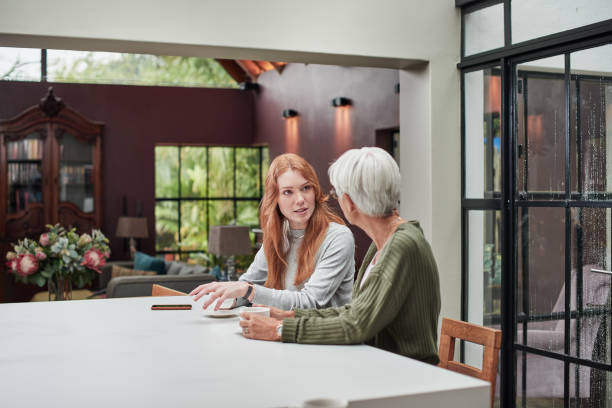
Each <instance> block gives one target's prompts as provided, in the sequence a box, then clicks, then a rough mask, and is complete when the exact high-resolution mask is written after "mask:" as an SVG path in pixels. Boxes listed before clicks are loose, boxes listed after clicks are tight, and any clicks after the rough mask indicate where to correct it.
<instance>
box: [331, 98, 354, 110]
mask: <svg viewBox="0 0 612 408" xmlns="http://www.w3.org/2000/svg"><path fill="white" fill-rule="evenodd" d="M352 103H353V102H352V101H351V100H350V99H349V98H345V97H344V96H339V97H337V98H334V99H332V106H333V107H334V108H337V107H339V106H349V105H351V104H352Z"/></svg>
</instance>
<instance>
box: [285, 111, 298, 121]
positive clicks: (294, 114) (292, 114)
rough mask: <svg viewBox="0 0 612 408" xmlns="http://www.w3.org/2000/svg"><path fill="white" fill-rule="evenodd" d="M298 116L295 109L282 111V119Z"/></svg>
mask: <svg viewBox="0 0 612 408" xmlns="http://www.w3.org/2000/svg"><path fill="white" fill-rule="evenodd" d="M297 115H298V113H297V111H296V110H295V109H285V110H284V111H283V118H284V119H289V118H295V117H296V116H297Z"/></svg>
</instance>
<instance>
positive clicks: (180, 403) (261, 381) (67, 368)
mask: <svg viewBox="0 0 612 408" xmlns="http://www.w3.org/2000/svg"><path fill="white" fill-rule="evenodd" d="M153 303H193V302H192V301H191V299H190V298H188V297H168V298H165V297H163V298H161V297H160V298H125V299H103V300H82V301H67V302H38V303H14V304H1V305H0V401H1V405H2V406H4V407H36V408H40V407H43V406H66V407H105V408H111V407H113V408H114V407H124V406H125V407H128V406H129V407H147V408H153V407H173V406H177V407H181V408H183V407H199V408H200V407H249V408H250V407H286V406H293V405H299V403H300V402H301V401H303V400H305V399H309V398H315V397H332V398H344V399H347V400H349V401H351V403H350V407H352V408H355V407H444V406H447V407H454V408H462V407H465V408H474V407H483V408H485V407H487V406H488V402H489V399H488V398H489V385H488V383H485V382H483V381H479V380H476V379H473V378H470V377H466V376H463V375H459V374H456V373H453V372H450V371H447V370H443V369H440V368H438V367H434V366H431V365H428V364H424V363H421V362H419V361H415V360H412V359H409V358H405V357H402V356H399V355H395V354H392V353H388V352H384V351H381V350H379V349H376V348H373V347H369V346H365V345H355V346H323V345H299V344H282V343H278V342H266V341H256V340H248V339H246V338H244V337H242V335H241V331H240V327H239V325H238V320H239V319H238V318H237V317H232V318H225V319H216V318H210V317H204V316H203V313H202V310H201V307H200V305H198V304H196V305H195V307H194V308H193V309H192V310H191V311H151V309H150V306H151V304H153Z"/></svg>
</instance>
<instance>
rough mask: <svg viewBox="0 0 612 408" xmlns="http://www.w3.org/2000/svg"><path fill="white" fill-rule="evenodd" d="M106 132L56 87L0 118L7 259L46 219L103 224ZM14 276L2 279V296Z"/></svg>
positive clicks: (0, 240)
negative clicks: (35, 101) (58, 94)
mask: <svg viewBox="0 0 612 408" xmlns="http://www.w3.org/2000/svg"><path fill="white" fill-rule="evenodd" d="M102 132H103V124H101V123H98V122H93V121H90V120H88V119H86V118H85V117H83V116H82V115H81V114H79V113H78V112H77V111H75V110H73V109H72V108H70V107H69V106H66V105H65V104H64V102H62V101H61V99H59V98H56V97H55V95H54V94H53V90H52V89H50V90H49V93H48V94H47V95H46V96H45V97H44V98H43V99H41V101H40V103H38V104H36V105H34V106H32V107H30V108H27V109H25V110H24V111H23V112H21V113H20V114H19V115H17V116H16V117H14V118H11V119H6V120H0V257H1V258H2V259H4V258H5V256H6V252H7V251H8V250H9V248H10V244H11V243H13V242H15V241H17V240H18V239H23V238H26V237H27V238H33V239H38V236H39V234H41V233H42V232H44V230H45V225H46V224H56V223H60V224H62V225H64V226H65V227H75V228H76V229H77V231H79V232H90V231H91V229H93V228H100V226H101V224H102V209H101V203H102V201H101V200H102V177H101V169H102V148H101V143H102ZM3 267H4V262H1V263H0V268H3ZM2 272H3V271H2ZM5 275H6V274H5ZM10 282H11V281H7V280H6V279H0V302H3V301H7V300H6V299H3V298H2V296H3V294H7V293H8V292H9V290H7V289H8V288H6V287H4V288H3V287H2V286H6V285H11V283H10ZM5 296H6V295H5ZM9 300H10V299H9Z"/></svg>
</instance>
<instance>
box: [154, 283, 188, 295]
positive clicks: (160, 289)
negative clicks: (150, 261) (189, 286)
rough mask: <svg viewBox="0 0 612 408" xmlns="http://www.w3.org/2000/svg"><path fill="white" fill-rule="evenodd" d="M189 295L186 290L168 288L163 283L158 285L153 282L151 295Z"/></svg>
mask: <svg viewBox="0 0 612 408" xmlns="http://www.w3.org/2000/svg"><path fill="white" fill-rule="evenodd" d="M185 295H187V294H186V293H185V292H181V291H180V290H174V289H170V288H167V287H165V286H162V285H158V284H156V283H154V284H153V287H152V288H151V296H185Z"/></svg>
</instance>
